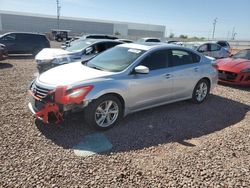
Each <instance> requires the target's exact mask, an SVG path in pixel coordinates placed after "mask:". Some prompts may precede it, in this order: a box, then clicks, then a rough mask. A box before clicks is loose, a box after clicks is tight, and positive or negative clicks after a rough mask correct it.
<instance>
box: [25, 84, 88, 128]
mask: <svg viewBox="0 0 250 188" xmlns="http://www.w3.org/2000/svg"><path fill="white" fill-rule="evenodd" d="M30 88H32V87H30ZM91 89H92V86H84V87H80V88H76V89H68V88H67V87H57V88H56V89H55V90H52V91H50V92H49V93H48V94H47V95H46V96H45V97H43V98H40V97H37V96H36V95H35V94H34V93H33V92H32V90H31V89H30V90H29V91H28V96H29V101H30V102H29V104H28V107H29V109H30V111H31V112H32V113H33V114H34V115H35V117H36V118H38V119H40V120H42V121H43V122H44V123H45V124H48V123H56V124H59V123H61V122H62V121H63V119H64V116H65V114H66V113H68V112H75V111H80V110H82V109H84V108H85V107H87V106H88V104H89V102H91V101H89V100H85V99H84V97H85V96H86V94H87V93H88V92H89V91H90V90H91ZM82 90H84V92H83V93H82V94H81V95H79V96H78V95H76V94H78V93H80V92H79V91H82ZM74 92H75V93H74ZM72 93H73V94H74V97H72V96H71V95H69V94H72Z"/></svg>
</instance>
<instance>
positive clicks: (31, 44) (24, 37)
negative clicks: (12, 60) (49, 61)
mask: <svg viewBox="0 0 250 188" xmlns="http://www.w3.org/2000/svg"><path fill="white" fill-rule="evenodd" d="M0 43H2V44H4V45H5V46H6V47H7V49H8V53H9V54H32V55H36V54H37V53H38V52H39V51H41V50H42V49H43V48H50V42H49V40H48V39H47V37H46V36H45V35H42V34H34V33H16V32H11V33H6V34H4V35H1V36H0Z"/></svg>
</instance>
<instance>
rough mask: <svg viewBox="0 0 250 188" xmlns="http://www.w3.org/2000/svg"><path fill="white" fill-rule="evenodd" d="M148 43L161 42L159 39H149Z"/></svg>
mask: <svg viewBox="0 0 250 188" xmlns="http://www.w3.org/2000/svg"><path fill="white" fill-rule="evenodd" d="M146 42H161V41H160V40H159V39H147V40H146Z"/></svg>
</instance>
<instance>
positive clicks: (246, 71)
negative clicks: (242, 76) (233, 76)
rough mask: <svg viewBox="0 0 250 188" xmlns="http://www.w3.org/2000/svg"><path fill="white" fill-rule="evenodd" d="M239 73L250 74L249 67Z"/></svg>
mask: <svg viewBox="0 0 250 188" xmlns="http://www.w3.org/2000/svg"><path fill="white" fill-rule="evenodd" d="M240 72H242V73H248V72H250V67H249V68H246V69H243V70H241V71H240Z"/></svg>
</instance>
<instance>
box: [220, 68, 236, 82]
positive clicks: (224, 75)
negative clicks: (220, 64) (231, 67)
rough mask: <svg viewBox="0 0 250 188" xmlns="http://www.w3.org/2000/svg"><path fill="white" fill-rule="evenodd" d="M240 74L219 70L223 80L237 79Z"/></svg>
mask: <svg viewBox="0 0 250 188" xmlns="http://www.w3.org/2000/svg"><path fill="white" fill-rule="evenodd" d="M237 76H238V74H236V73H233V72H228V71H222V70H219V78H220V79H223V80H235V78H236V77H237Z"/></svg>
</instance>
